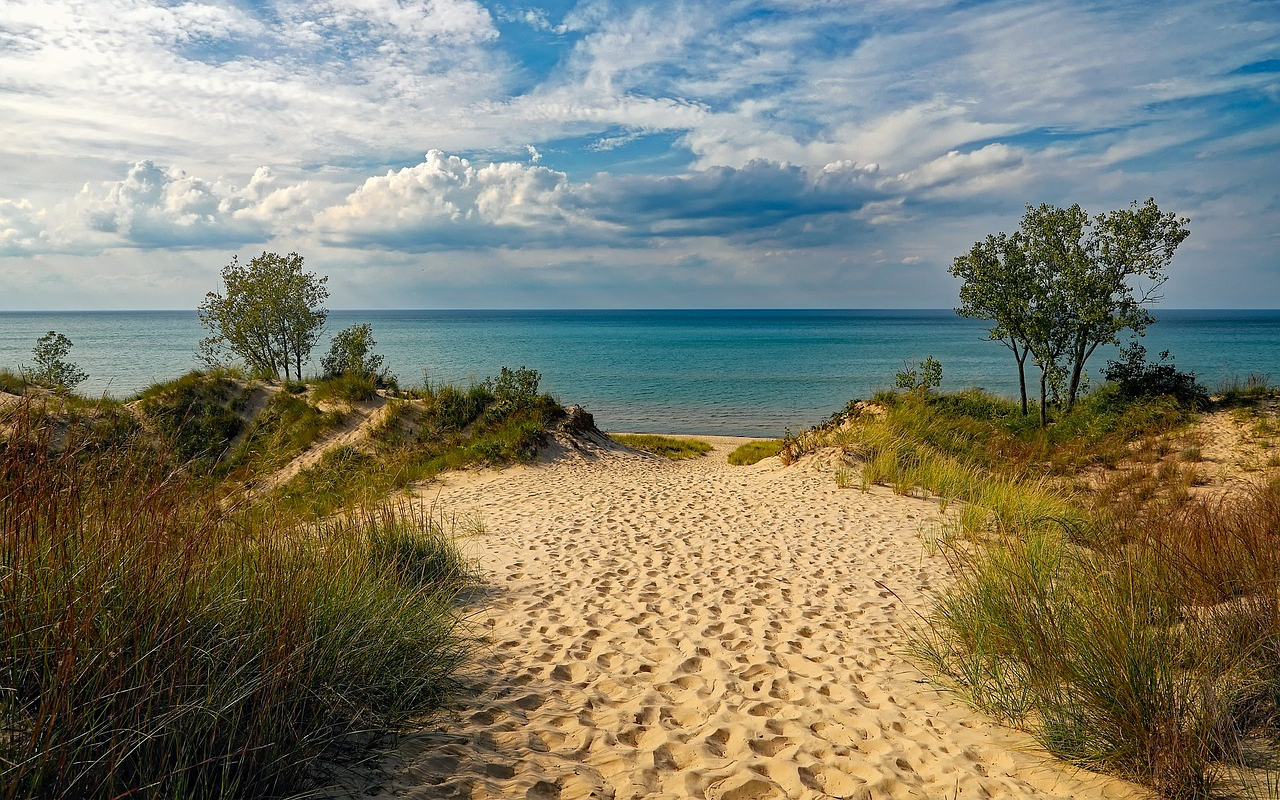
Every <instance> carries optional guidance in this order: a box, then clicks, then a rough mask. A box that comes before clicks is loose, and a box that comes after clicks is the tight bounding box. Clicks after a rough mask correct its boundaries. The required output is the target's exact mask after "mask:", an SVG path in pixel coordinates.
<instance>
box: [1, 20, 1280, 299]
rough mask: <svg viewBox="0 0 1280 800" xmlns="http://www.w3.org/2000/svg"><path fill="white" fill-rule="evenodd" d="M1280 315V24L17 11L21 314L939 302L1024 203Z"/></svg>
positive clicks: (4, 194)
mask: <svg viewBox="0 0 1280 800" xmlns="http://www.w3.org/2000/svg"><path fill="white" fill-rule="evenodd" d="M1147 197H1155V198H1156V200H1157V202H1158V203H1159V204H1160V206H1161V208H1162V209H1164V210H1167V211H1175V212H1177V213H1178V214H1180V215H1183V216H1187V217H1189V218H1190V220H1191V222H1190V228H1191V231H1192V235H1191V238H1189V239H1188V240H1187V242H1186V243H1184V244H1183V245H1182V247H1181V248H1180V249H1179V251H1178V254H1177V256H1176V257H1175V259H1174V262H1173V266H1172V268H1171V270H1170V272H1171V279H1170V281H1169V283H1168V284H1167V286H1166V289H1165V293H1164V304H1165V305H1166V306H1169V307H1276V306H1280V257H1278V255H1277V252H1278V250H1280V4H1277V3H1276V2H1275V0H1258V1H1257V2H1250V0H1231V1H1230V2H1179V1H1178V0H1164V1H1163V2H1160V3H1151V2H1145V0H1144V1H1142V2H1097V3H1086V2H1073V1H1072V0H1047V1H1045V2H1036V1H1029V2H1023V1H1022V0H1018V1H1017V2H983V1H982V0H963V1H962V2H946V1H945V0H867V1H866V2H850V1H847V0H846V1H842V2H835V1H825V2H824V1H823V0H775V2H755V1H752V0H702V1H701V2H692V1H691V2H683V3H680V2H642V1H639V0H628V1H627V2H621V1H620V0H619V1H616V2H614V1H610V0H599V1H597V0H582V2H543V3H537V4H524V3H520V2H500V3H499V2H477V1H476V0H186V1H185V2H183V1H174V2H162V1H161V0H5V11H4V14H3V15H0V310H23V309H43V308H51V309H52V308H57V309H80V308H88V309H99V308H101V309H113V308H125V309H128V308H194V307H195V306H196V305H197V304H198V303H199V302H200V299H201V298H202V297H203V295H204V293H205V292H206V291H209V290H211V289H217V288H219V285H218V273H219V270H220V269H221V268H222V266H224V265H225V264H227V263H228V262H229V261H230V260H231V257H232V256H233V255H236V254H238V255H240V257H241V258H242V259H245V258H249V257H252V256H254V255H256V254H258V253H261V252H262V251H264V250H271V251H277V252H282V253H283V252H290V251H296V252H298V253H301V254H302V255H303V256H304V257H305V258H306V263H307V266H308V268H309V269H312V270H314V271H316V272H319V273H321V274H325V275H328V276H330V282H329V285H330V289H331V293H332V296H331V299H330V306H332V307H335V308H566V307H596V308H607V307H849V308H874V307H946V306H951V305H954V304H955V302H956V289H957V286H956V283H955V282H954V281H953V280H952V279H951V278H950V277H949V276H948V274H947V266H948V265H949V264H950V263H951V260H952V259H953V258H954V257H955V256H956V255H959V254H960V253H962V252H964V251H965V250H967V249H968V247H969V246H970V245H972V243H973V242H974V241H976V240H978V239H981V238H983V236H985V235H986V234H987V233H993V232H996V231H999V230H1006V231H1008V230H1013V229H1014V228H1016V227H1017V223H1018V219H1019V217H1020V215H1021V213H1022V209H1023V206H1024V205H1025V204H1027V203H1032V204H1039V203H1042V202H1043V203H1053V204H1059V205H1069V204H1071V203H1080V204H1081V205H1082V206H1084V207H1085V208H1086V209H1087V210H1089V211H1091V212H1094V213H1099V212H1104V211H1107V210H1110V209H1113V208H1120V207H1123V206H1126V205H1127V204H1128V203H1129V202H1130V201H1132V200H1144V199H1146V198H1147Z"/></svg>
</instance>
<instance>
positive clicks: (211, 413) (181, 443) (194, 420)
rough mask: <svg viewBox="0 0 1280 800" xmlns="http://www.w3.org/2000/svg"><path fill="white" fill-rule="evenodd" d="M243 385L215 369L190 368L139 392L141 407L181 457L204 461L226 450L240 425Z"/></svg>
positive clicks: (208, 462) (193, 460)
mask: <svg viewBox="0 0 1280 800" xmlns="http://www.w3.org/2000/svg"><path fill="white" fill-rule="evenodd" d="M244 401H245V391H244V388H243V386H242V385H241V384H240V383H238V382H236V381H234V380H232V379H231V378H229V377H227V376H226V375H225V374H224V373H220V372H217V371H214V372H211V373H203V372H191V373H188V374H187V375H185V376H183V377H182V378H179V379H178V380H176V381H173V382H171V383H168V384H158V385H156V386H152V387H151V388H149V389H147V390H146V391H144V392H143V393H142V395H141V408H142V411H143V413H144V414H146V415H147V417H149V418H150V419H151V420H153V421H154V422H155V424H156V426H157V427H158V428H159V429H160V431H161V432H162V433H163V434H164V435H165V438H166V440H167V441H168V442H169V445H170V446H171V447H172V449H173V452H174V454H175V455H176V456H177V457H178V458H179V459H180V460H182V461H191V462H197V463H200V464H202V465H208V464H211V463H216V462H217V461H219V460H220V459H221V458H222V457H223V455H224V454H226V452H227V449H228V447H229V446H230V444H231V441H232V440H233V439H234V438H235V437H236V436H238V435H239V434H240V431H241V430H243V429H244V420H243V419H242V418H241V417H240V413H239V412H240V410H241V409H242V408H243V406H244Z"/></svg>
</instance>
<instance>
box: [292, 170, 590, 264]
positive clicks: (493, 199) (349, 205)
mask: <svg viewBox="0 0 1280 800" xmlns="http://www.w3.org/2000/svg"><path fill="white" fill-rule="evenodd" d="M570 192H571V189H570V187H569V184H568V179H567V176H566V175H565V174H564V173H563V172H556V171H554V170H550V169H547V168H546V167H539V166H528V165H525V164H520V163H516V162H500V163H490V164H486V165H483V166H477V165H474V164H472V163H471V162H470V161H469V160H467V159H465V158H460V157H458V156H452V155H446V154H444V153H442V152H440V151H439V150H432V151H430V152H429V153H427V155H426V160H425V161H423V162H422V163H420V164H417V165H415V166H412V167H406V168H404V169H401V170H399V171H396V172H388V173H387V174H386V175H383V176H380V177H374V178H369V179H368V180H366V181H365V182H364V184H363V185H362V186H360V188H358V189H356V190H355V191H354V192H352V193H351V194H350V195H348V196H347V198H346V201H345V202H344V203H342V204H341V205H337V206H333V207H330V208H328V209H325V210H324V211H323V212H322V213H321V214H320V215H319V216H318V218H317V220H316V226H317V229H318V230H319V231H320V232H322V233H323V234H324V235H326V236H328V237H332V238H333V239H334V240H335V241H338V242H345V243H352V244H357V245H362V244H370V243H375V242H383V243H388V244H390V243H394V244H396V245H398V246H401V247H407V248H411V249H412V248H414V247H417V248H431V247H434V246H437V245H440V244H459V243H462V244H468V245H476V244H482V243H484V242H485V241H486V239H487V238H488V237H490V236H493V237H495V238H493V239H491V240H490V241H491V243H492V244H493V245H500V244H503V243H505V242H506V241H507V240H506V239H505V238H504V236H503V234H502V231H503V230H505V234H506V235H509V236H514V237H516V238H521V239H522V238H536V237H539V236H556V235H558V234H557V230H556V229H555V228H552V227H550V226H561V225H571V224H573V223H575V222H579V221H581V218H580V217H579V216H578V215H577V214H576V212H575V211H573V210H572V208H571V205H572V203H571V202H570V198H569V194H570ZM480 229H499V230H496V231H493V232H492V233H490V232H483V231H482V232H479V233H478V234H477V233H476V232H477V231H479V230H480Z"/></svg>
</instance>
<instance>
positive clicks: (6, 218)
mask: <svg viewBox="0 0 1280 800" xmlns="http://www.w3.org/2000/svg"><path fill="white" fill-rule="evenodd" d="M44 216H45V212H44V209H36V208H34V207H32V205H31V201H30V200H26V199H23V200H5V199H3V198H0V255H24V254H26V253H33V252H40V251H42V250H46V249H48V245H49V235H48V232H47V231H46V230H45V222H44Z"/></svg>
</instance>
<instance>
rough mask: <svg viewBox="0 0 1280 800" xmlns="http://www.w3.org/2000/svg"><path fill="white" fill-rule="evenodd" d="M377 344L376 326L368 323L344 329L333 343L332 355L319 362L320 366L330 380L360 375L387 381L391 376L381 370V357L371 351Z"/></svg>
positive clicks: (330, 344)
mask: <svg viewBox="0 0 1280 800" xmlns="http://www.w3.org/2000/svg"><path fill="white" fill-rule="evenodd" d="M377 344H378V343H377V342H375V341H374V340H373V326H372V325H370V324H369V323H367V322H363V323H359V324H356V325H352V326H350V327H348V328H344V329H343V330H340V331H338V333H337V334H336V335H335V336H334V337H333V339H332V340H331V341H330V343H329V354H328V355H327V356H325V357H324V358H322V359H321V360H320V366H321V367H323V368H324V373H325V375H326V376H328V377H334V376H337V375H358V376H360V377H362V378H373V379H375V380H379V381H381V380H385V379H386V378H387V377H388V376H387V375H386V374H385V373H384V372H383V370H382V356H380V355H377V354H376V353H372V352H370V351H371V350H373V348H374V347H376V346H377Z"/></svg>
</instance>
